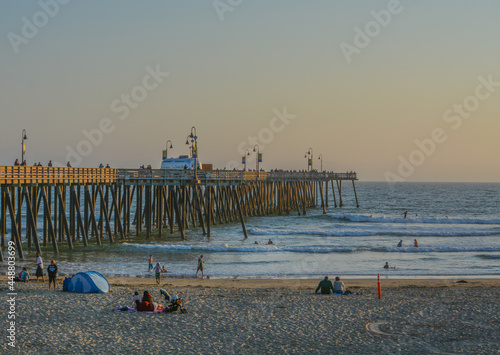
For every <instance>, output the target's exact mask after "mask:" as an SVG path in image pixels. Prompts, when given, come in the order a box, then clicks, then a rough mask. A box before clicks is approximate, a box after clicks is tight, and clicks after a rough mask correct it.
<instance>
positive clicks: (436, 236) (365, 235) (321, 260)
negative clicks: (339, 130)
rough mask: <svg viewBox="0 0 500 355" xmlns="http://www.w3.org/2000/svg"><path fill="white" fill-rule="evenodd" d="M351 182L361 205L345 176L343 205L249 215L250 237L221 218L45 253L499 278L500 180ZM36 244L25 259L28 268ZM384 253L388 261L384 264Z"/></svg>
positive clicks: (136, 261)
mask: <svg viewBox="0 0 500 355" xmlns="http://www.w3.org/2000/svg"><path fill="white" fill-rule="evenodd" d="M356 188H357V194H358V199H359V203H360V207H359V208H356V202H355V199H354V192H353V189H352V185H351V184H344V186H343V200H344V206H343V207H342V208H340V207H337V208H335V207H334V202H333V196H332V192H331V190H330V191H329V193H330V196H329V206H328V207H327V214H326V215H323V211H322V209H321V207H318V208H316V209H309V210H308V211H307V214H306V215H301V216H299V215H298V214H297V211H293V212H292V213H291V214H290V215H288V216H285V215H284V216H273V217H251V218H246V225H247V230H248V239H244V236H243V232H242V230H241V225H240V224H239V223H234V224H223V225H217V226H215V227H214V228H213V229H212V237H211V239H210V240H208V239H207V238H206V237H204V236H203V235H202V233H201V230H200V229H191V230H188V231H187V233H186V240H185V241H182V240H181V239H180V237H179V235H178V233H176V234H174V235H171V234H169V233H168V232H167V233H165V235H164V236H163V238H162V239H160V238H158V237H157V236H154V235H155V234H154V233H153V236H154V237H153V238H151V239H149V240H146V239H145V238H141V239H133V238H131V239H130V240H127V241H126V242H116V243H114V244H112V245H110V244H109V243H108V242H106V239H105V238H104V239H103V244H104V245H103V246H100V247H99V246H97V245H92V242H91V246H89V247H86V248H85V247H83V246H80V247H77V248H76V249H75V250H73V251H70V250H68V249H67V247H65V245H64V244H63V243H61V244H60V253H59V254H54V253H53V252H52V251H51V248H50V245H49V246H48V247H45V248H44V249H43V252H44V260H45V263H47V264H48V262H49V260H50V259H53V258H54V259H55V260H56V261H57V263H58V265H59V270H60V272H61V273H65V274H73V273H76V272H79V271H88V270H95V271H98V272H100V273H102V274H104V275H107V276H138V277H140V276H145V275H148V271H147V266H148V258H149V255H153V258H154V261H155V263H156V262H160V263H161V265H165V266H166V268H167V269H168V273H167V274H165V277H167V278H168V277H181V276H193V275H194V274H195V271H196V265H197V260H198V257H199V256H200V255H201V254H203V255H204V259H205V273H206V274H207V275H209V276H210V277H211V278H228V277H241V278H319V277H323V276H324V275H330V276H336V275H340V276H344V277H354V278H356V277H374V276H376V275H377V274H380V275H381V276H382V277H390V278H412V277H415V278H426V277H429V278H431V277H450V276H452V277H469V278H485V277H488V278H498V277H500V184H498V183H397V184H388V183H384V182H357V183H356ZM337 199H338V195H337ZM337 202H338V200H337ZM405 211H407V212H408V213H407V218H404V213H405ZM39 220H40V221H41V218H39ZM39 225H41V224H39ZM40 234H41V231H40ZM7 238H10V236H7ZM269 239H271V240H272V241H273V243H274V244H273V245H267V242H268V240H269ZM414 239H417V240H418V244H419V247H418V248H416V247H414V246H413V243H414ZM400 240H402V244H403V245H402V247H397V244H398V242H399V241H400ZM255 242H257V243H258V244H256V243H255ZM34 253H35V251H34V250H30V253H29V256H28V257H27V258H25V261H26V262H25V264H26V265H28V266H30V267H31V266H33V265H34V261H35V257H34ZM30 258H33V260H32V261H33V262H30V261H31V259H30ZM386 262H388V263H389V265H390V266H391V267H395V269H384V268H383V266H384V264H385V263H386ZM20 264H23V262H21V263H20Z"/></svg>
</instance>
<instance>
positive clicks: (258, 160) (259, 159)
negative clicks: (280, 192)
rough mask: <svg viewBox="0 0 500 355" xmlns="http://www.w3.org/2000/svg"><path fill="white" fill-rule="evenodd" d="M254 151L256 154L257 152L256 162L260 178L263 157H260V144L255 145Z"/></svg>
mask: <svg viewBox="0 0 500 355" xmlns="http://www.w3.org/2000/svg"><path fill="white" fill-rule="evenodd" d="M255 147H257V150H255ZM253 151H254V152H257V159H256V162H255V165H256V167H257V177H260V170H259V163H260V161H261V159H262V155H260V147H259V145H258V144H256V145H254V146H253Z"/></svg>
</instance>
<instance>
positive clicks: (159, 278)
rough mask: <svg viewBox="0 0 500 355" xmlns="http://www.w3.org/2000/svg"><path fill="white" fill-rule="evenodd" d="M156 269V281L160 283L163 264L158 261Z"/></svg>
mask: <svg viewBox="0 0 500 355" xmlns="http://www.w3.org/2000/svg"><path fill="white" fill-rule="evenodd" d="M154 270H155V277H156V283H157V284H159V283H160V282H161V266H160V263H156V266H155V267H154Z"/></svg>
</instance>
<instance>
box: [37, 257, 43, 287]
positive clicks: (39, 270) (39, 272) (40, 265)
mask: <svg viewBox="0 0 500 355" xmlns="http://www.w3.org/2000/svg"><path fill="white" fill-rule="evenodd" d="M36 256H37V258H36V281H37V282H38V278H39V277H41V278H42V282H45V276H43V260H42V256H41V255H40V253H36Z"/></svg>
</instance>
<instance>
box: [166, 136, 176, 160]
mask: <svg viewBox="0 0 500 355" xmlns="http://www.w3.org/2000/svg"><path fill="white" fill-rule="evenodd" d="M168 142H170V149H172V148H173V147H174V146H173V145H172V141H171V140H170V139H169V140H168V141H167V142H166V143H165V156H164V157H163V159H167V158H168V148H169V147H168Z"/></svg>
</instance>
